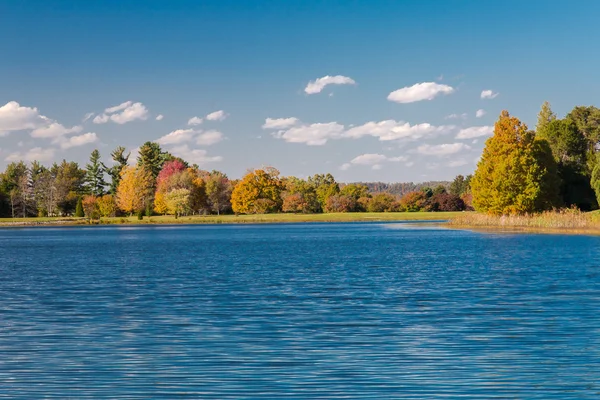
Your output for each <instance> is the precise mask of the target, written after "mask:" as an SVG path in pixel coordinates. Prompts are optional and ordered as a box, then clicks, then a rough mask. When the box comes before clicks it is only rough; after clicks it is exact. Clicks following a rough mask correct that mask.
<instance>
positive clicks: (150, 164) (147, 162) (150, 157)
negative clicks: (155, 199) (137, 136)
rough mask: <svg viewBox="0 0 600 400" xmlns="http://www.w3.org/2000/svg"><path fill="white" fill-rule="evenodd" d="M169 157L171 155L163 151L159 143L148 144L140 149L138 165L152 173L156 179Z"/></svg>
mask: <svg viewBox="0 0 600 400" xmlns="http://www.w3.org/2000/svg"><path fill="white" fill-rule="evenodd" d="M169 156H170V154H169V153H165V152H163V151H162V149H161V148H160V146H159V145H158V143H154V142H146V143H144V144H143V145H142V147H140V150H139V155H138V159H137V163H138V165H139V166H140V167H143V168H145V169H147V170H148V171H150V173H151V174H152V177H153V178H154V179H156V177H157V176H158V174H159V173H160V170H161V169H162V167H163V164H164V163H165V160H166V159H167V158H169Z"/></svg>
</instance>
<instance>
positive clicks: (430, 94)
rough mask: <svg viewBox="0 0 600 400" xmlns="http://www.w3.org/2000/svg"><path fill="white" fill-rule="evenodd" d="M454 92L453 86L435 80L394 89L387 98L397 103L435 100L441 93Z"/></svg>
mask: <svg viewBox="0 0 600 400" xmlns="http://www.w3.org/2000/svg"><path fill="white" fill-rule="evenodd" d="M453 92H454V88H453V87H452V86H448V85H443V84H440V83H435V82H423V83H417V84H414V85H412V86H407V87H403V88H402V89H398V90H394V91H393V92H391V93H390V94H389V95H388V97H387V98H388V100H389V101H393V102H396V103H414V102H416V101H422V100H433V99H434V98H435V97H437V96H439V95H442V94H451V93H453Z"/></svg>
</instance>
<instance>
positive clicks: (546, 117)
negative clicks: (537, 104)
mask: <svg viewBox="0 0 600 400" xmlns="http://www.w3.org/2000/svg"><path fill="white" fill-rule="evenodd" d="M554 120H556V114H554V112H553V111H552V109H551V108H550V103H548V102H547V101H545V102H544V104H542V109H541V110H540V112H539V114H538V119H537V125H536V126H535V130H536V132H537V133H540V131H542V130H544V129H545V128H546V126H547V125H548V124H549V123H550V122H552V121H554Z"/></svg>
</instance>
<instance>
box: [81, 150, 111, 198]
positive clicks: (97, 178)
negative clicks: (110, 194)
mask: <svg viewBox="0 0 600 400" xmlns="http://www.w3.org/2000/svg"><path fill="white" fill-rule="evenodd" d="M85 169H86V172H85V184H86V189H87V192H88V193H91V194H92V195H94V196H102V195H103V194H104V190H105V188H106V182H105V181H104V166H103V165H102V163H101V162H100V152H99V151H98V150H97V149H95V150H94V151H92V154H91V155H90V162H89V163H88V164H87V165H86V167H85Z"/></svg>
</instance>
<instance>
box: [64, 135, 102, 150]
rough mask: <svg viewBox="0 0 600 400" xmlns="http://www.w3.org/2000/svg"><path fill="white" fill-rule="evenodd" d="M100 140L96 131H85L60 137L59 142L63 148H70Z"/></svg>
mask: <svg viewBox="0 0 600 400" xmlns="http://www.w3.org/2000/svg"><path fill="white" fill-rule="evenodd" d="M96 141H98V136H97V135H96V134H95V133H94V132H88V133H84V134H83V135H79V136H71V137H69V138H60V139H59V140H58V141H57V143H59V144H60V147H62V148H63V149H70V148H71V147H78V146H83V145H85V144H89V143H94V142H96Z"/></svg>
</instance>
